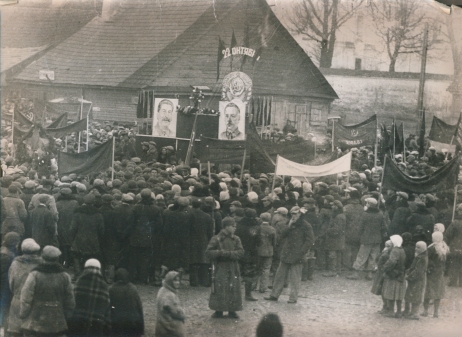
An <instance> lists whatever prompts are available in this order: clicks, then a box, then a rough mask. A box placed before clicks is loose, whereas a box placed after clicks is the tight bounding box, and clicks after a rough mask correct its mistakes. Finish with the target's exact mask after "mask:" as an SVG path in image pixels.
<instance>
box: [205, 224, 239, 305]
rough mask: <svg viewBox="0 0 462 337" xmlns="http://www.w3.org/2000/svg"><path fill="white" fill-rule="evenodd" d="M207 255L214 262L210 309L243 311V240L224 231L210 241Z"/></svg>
mask: <svg viewBox="0 0 462 337" xmlns="http://www.w3.org/2000/svg"><path fill="white" fill-rule="evenodd" d="M206 255H207V256H208V257H209V258H210V259H211V260H212V263H213V267H212V292H211V294H210V300H209V308H210V309H212V310H215V311H239V310H242V295H241V275H240V271H239V264H238V260H239V259H240V258H242V257H243V256H244V248H243V247H242V244H241V240H240V239H239V237H237V236H236V235H228V234H227V233H225V232H224V230H222V231H221V232H220V233H219V234H218V235H215V236H214V237H213V238H212V240H210V243H209V245H208V246H207V251H206Z"/></svg>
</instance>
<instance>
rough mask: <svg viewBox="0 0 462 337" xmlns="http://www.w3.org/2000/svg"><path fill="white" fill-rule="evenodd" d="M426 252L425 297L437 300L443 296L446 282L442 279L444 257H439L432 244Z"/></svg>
mask: <svg viewBox="0 0 462 337" xmlns="http://www.w3.org/2000/svg"><path fill="white" fill-rule="evenodd" d="M427 252H428V268H427V287H426V288H425V299H430V300H439V299H442V298H444V293H445V290H446V289H445V288H446V283H445V280H444V267H445V263H446V258H444V259H443V260H442V259H440V258H439V256H438V254H437V253H436V249H435V246H434V245H430V246H429V247H428V249H427Z"/></svg>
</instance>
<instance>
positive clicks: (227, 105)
mask: <svg viewBox="0 0 462 337" xmlns="http://www.w3.org/2000/svg"><path fill="white" fill-rule="evenodd" d="M219 109H220V119H219V121H218V139H222V140H245V103H244V102H242V101H241V100H237V99H236V100H233V101H231V102H228V101H220V105H219Z"/></svg>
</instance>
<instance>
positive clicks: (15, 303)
mask: <svg viewBox="0 0 462 337" xmlns="http://www.w3.org/2000/svg"><path fill="white" fill-rule="evenodd" d="M42 262H43V261H42V258H41V257H40V256H39V255H35V254H34V255H29V254H24V255H21V256H18V257H16V258H15V259H14V260H13V263H12V264H11V267H10V270H9V272H8V278H9V283H10V289H11V292H12V294H13V299H12V300H11V305H10V312H9V314H8V332H14V333H20V332H21V329H22V324H23V320H22V319H21V318H20V317H19V310H20V300H21V290H22V287H23V286H24V283H25V282H26V279H27V276H29V273H30V272H31V271H32V270H33V269H34V268H35V267H37V266H38V265H39V264H40V263H42Z"/></svg>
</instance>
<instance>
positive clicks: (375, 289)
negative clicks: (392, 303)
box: [371, 240, 393, 314]
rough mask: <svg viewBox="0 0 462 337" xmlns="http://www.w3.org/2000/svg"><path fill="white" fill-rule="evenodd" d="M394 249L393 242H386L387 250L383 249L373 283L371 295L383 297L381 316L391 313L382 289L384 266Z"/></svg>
mask: <svg viewBox="0 0 462 337" xmlns="http://www.w3.org/2000/svg"><path fill="white" fill-rule="evenodd" d="M392 248H393V243H392V242H391V240H388V241H387V242H385V248H384V249H383V251H382V254H380V256H379V258H378V259H377V272H376V273H375V276H374V281H372V288H371V293H373V294H374V295H381V296H382V301H383V307H382V310H380V311H379V313H381V314H385V313H387V312H388V311H389V310H388V301H387V300H386V299H385V298H384V297H383V293H382V287H383V280H384V277H383V276H384V275H383V266H384V265H385V263H386V262H387V261H388V258H389V257H390V252H391V250H392Z"/></svg>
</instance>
